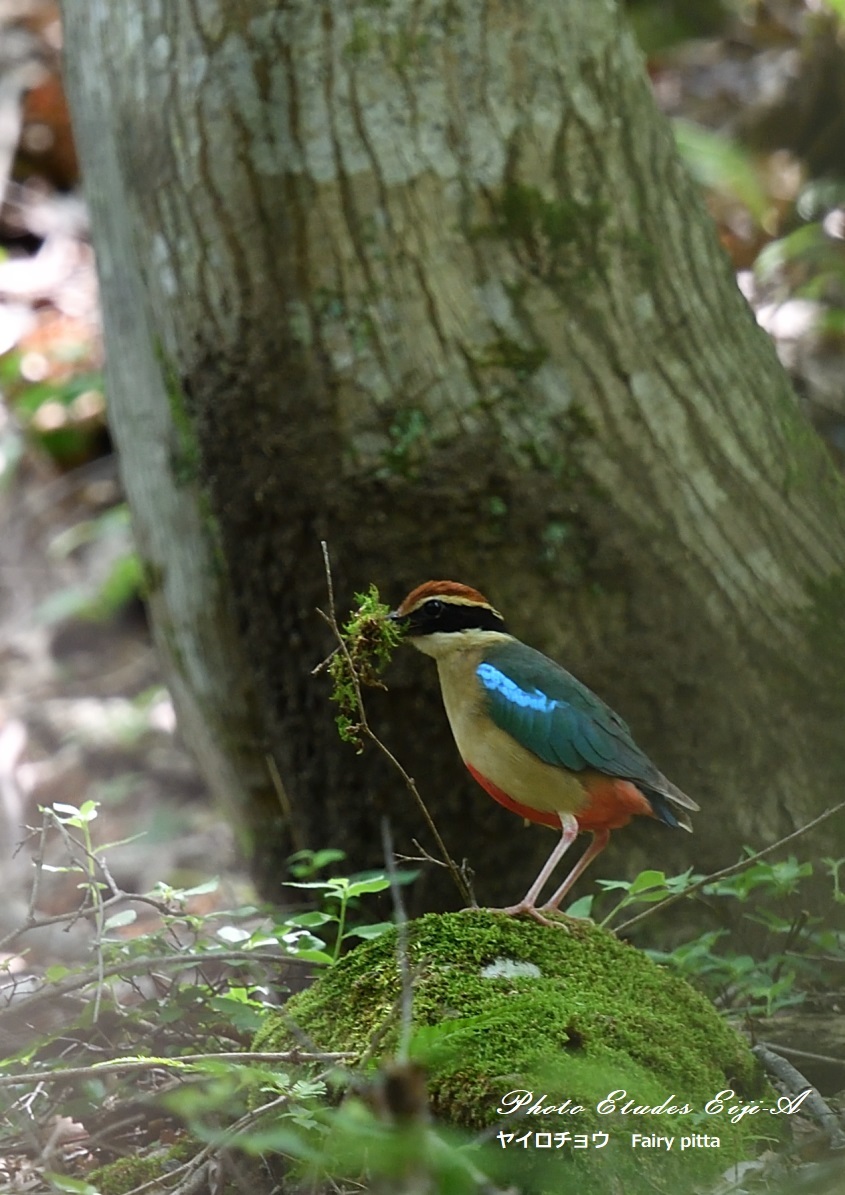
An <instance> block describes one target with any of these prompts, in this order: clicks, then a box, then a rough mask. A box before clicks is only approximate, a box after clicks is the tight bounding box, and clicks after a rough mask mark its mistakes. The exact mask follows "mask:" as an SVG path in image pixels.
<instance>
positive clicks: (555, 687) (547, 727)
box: [476, 643, 664, 787]
mask: <svg viewBox="0 0 845 1195" xmlns="http://www.w3.org/2000/svg"><path fill="white" fill-rule="evenodd" d="M476 671H477V675H478V679H479V681H480V682H481V685H482V688H483V690H484V693H485V697H486V701H487V709H488V712H489V714H490V716H491V718H492V719H493V721H494V722H495V723H496V725H497V726H498V727H499V728H500V729H501V730H504V731H505V732H506V733H507V734H509V735H511V737H512V738H514V739H516V741H517V742H518V743H520V744H521V746H523V747H525V748H527V750H529V751H531V752H533V754H534V755H536V756H538V757H539V758H540V759H542V760H543V761H544V762H545V763H548V764H553V765H558V766H561V767H564V768H568V769H569V770H570V771H573V772H580V771H583V770H584V769H585V768H594V769H595V770H596V771H599V772H603V773H605V774H606V775H608V776H615V777H619V778H620V779H626V780H634V781H639V782H640V783H641V784H644V785H649V784H650V783H657V784H659V783H660V781H663V780H664V778H663V777H662V776H661V774H660V772H658V770H657V768H656V767H655V766H654V764H653V763H652V762H651V760H650V759H649V758H648V756H647V755H646V754H645V753H644V752H643V751H641V750H640V748H639V747H638V746H637V745H636V743H635V742H634V740H633V738H632V737H631V732H630V731H629V729H628V727H627V726H626V725H625V723H624V722H623V721H622V719H621V718H620V717H619V716H618V715H617V714H615V713H614V712H613V710H612V709H610V707H609V706H607V705H605V703H604V702H603V701H601V700H600V699H599V698H598V697H597V696H596V695H595V693H593V692H591V690H590V689H588V688H587V687H586V685H582V684H581V682H580V681H578V680H576V678H575V677H574V676H572V675H571V673H569V672H567V671H566V669H564V668H561V667H560V666H559V665H558V664H555V663H554V662H553V661H552V660H549V659H548V658H547V657H546V656H544V655H542V654H541V653H540V652H538V651H534V649H533V648H530V647H526V646H525V644H522V643H514V644H512V645H511V644H506V645H505V646H504V647H502V648H500V649H499V650H498V651H493V652H491V653H490V654H489V655H488V657H487V659H486V660H485V662H484V663H482V664H479V665H478V668H477V670H476ZM661 787H662V786H661Z"/></svg>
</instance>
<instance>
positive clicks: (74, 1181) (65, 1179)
mask: <svg viewBox="0 0 845 1195" xmlns="http://www.w3.org/2000/svg"><path fill="white" fill-rule="evenodd" d="M44 1178H45V1179H46V1180H47V1182H48V1183H49V1184H50V1186H51V1187H55V1188H56V1189H57V1190H59V1191H69V1192H71V1193H72V1195H100V1193H99V1191H98V1190H97V1188H96V1187H92V1186H91V1184H90V1183H86V1182H85V1181H84V1180H83V1179H81V1178H71V1177H70V1175H67V1174H55V1173H53V1172H52V1171H50V1170H45V1171H44Z"/></svg>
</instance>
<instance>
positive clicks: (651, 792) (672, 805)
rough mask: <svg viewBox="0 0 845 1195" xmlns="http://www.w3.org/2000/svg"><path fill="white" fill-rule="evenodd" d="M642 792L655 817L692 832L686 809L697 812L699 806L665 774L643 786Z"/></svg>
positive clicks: (669, 824)
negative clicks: (656, 781) (658, 779)
mask: <svg viewBox="0 0 845 1195" xmlns="http://www.w3.org/2000/svg"><path fill="white" fill-rule="evenodd" d="M643 792H644V793H645V795H646V796H647V797H648V799H649V801H650V803H651V807H652V809H653V810H654V816H655V817H656V818H658V819H659V820H660V821H661V822H665V823H666V825H667V826H672V827H673V828H674V829H681V830H688V831H689V833H690V834H691V833H692V822H691V821H690V818H689V814H688V813H687V810H690V811H691V812H692V813H697V812H698V810H699V808H700V806H699V805H698V804H697V803H696V802H695V801H694V800H693V799H692V797H688V796H687V794H686V793H685V792H681V790H680V789H679V788H678V787H677V785H675V784H673V783H672V781H671V780H667V779H666V777H665V776H661V777H660V781H659V783H658V784H656V785H654V786H651V785H649V787H648V788H643Z"/></svg>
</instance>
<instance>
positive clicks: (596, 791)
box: [466, 764, 654, 830]
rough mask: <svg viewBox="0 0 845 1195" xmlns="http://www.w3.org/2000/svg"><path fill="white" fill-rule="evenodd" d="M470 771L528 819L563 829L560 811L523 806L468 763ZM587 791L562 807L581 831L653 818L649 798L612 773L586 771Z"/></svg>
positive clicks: (584, 784) (493, 794)
mask: <svg viewBox="0 0 845 1195" xmlns="http://www.w3.org/2000/svg"><path fill="white" fill-rule="evenodd" d="M466 766H467V769H468V770H469V772H470V774H471V775H472V776H473V778H474V779H475V780H477V781H478V783H479V784H480V785H481V787H482V788H483V789H484V791H485V792H486V793H489V795H490V796H491V797H492V798H493V800H494V801H498V802H499V804H500V805H504V807H505V809H510V811H511V813H516V814H518V815H519V816H520V817H524V818H527V819H528V821H530V822H538V823H539V824H540V825H543V826H553V827H554V828H555V829H559V828H560V818H559V817H558V815H557V813H550V812H548V811H547V810H545V809H534V808H533V807H532V806H530V805H522V804H521V803H520V802H519V801H514V800H513V798H512V797H509V796H508V794H507V793H506V792H503V791H502V789H500V788H499V787H498V786H497V785H495V784H494V783H493V781H492V780H488V779H487V777H486V776H482V775H481V773H480V772H477V771H476V769H475V768H473V767H471V766H470V765H469V764H467V765H466ZM578 779H579V780H580V782H581V787H582V789H583V793H584V802H583V804H582V805H581V806H580V807H579V808H578V809H574V810H568V809H563V810H561V812H562V813H573V814H574V816H575V819H576V821H577V822H578V825H579V827H580V828H581V829H582V830H618V829H620V828H621V827H622V826H627V824H628V822H629V821H630V820H631V818H632V817H636V816H637V815H640V816H644V817H654V810H653V809H652V807H651V803H650V802H649V800H648V798H647V797H645V796H644V795H643V794H642V793H641V792H640V790H639V789H638V788H637V786H636V785H635V784H633V783H632V782H631V781H630V780H617V779H615V778H614V777H613V776H605V775H604V774H603V773H602V772H594V771H590V770H585V771H584V772H580V773H579V774H578Z"/></svg>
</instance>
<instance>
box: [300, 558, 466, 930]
mask: <svg viewBox="0 0 845 1195" xmlns="http://www.w3.org/2000/svg"><path fill="white" fill-rule="evenodd" d="M320 547H321V548H322V551H323V564H324V566H325V570H326V588H327V590H328V597H329V613H328V614H326V613H324V611H322V610H318V611H317V613H318V614H319V615H320V616H321V617H322V618H323V619H324V620H325V622H326V623H327V624H328V625H329V627H330V628H331V630H332V633H333V635H334V637H335V639H336V640H337V650H338V651H340V652H341V653H342V655H343V657H344V659H345V661H346V666H347V668H348V670H349V677H350V680H351V682H352V685H353V688H354V691H355V704H356V706H357V708H358V717H359V725H358V730H359V732H360V733H361V734H362V735H363V736H364V737H365V738H366V739H368V740H369V741H370V742H371V743H372V744H373V745H374V746H375V747H377V748H378V750H379V751H381V753H382V755H384V756H385V757H386V758H387V759H388V760H389V761H390V763H391V764H392V765H393V767H394V768H395V769H396V771H397V772H398V773H399V775H400V776H401V777H402V779H403V781H404V782H405V787H406V788H407V789H408V791H409V792H410V794H411V796H412V797H413V798H414V800H415V801H416V803H417V806H418V808H419V810H420V812H421V813H422V815H423V817H424V819H425V822H426V825H427V826H428V828H429V830H430V832H431V835H432V837H433V838H434V841H435V842H436V843H437V849H438V850H439V851H440V854H441V857H442V859H443V861H444V863H445V865H446V867H448V869H449V872H450V874H451V876H452V879H453V880H454V882H455V886H456V888H457V889H458V891H459V892H460V894H461V898H462V899H463V900H465V901H466V902H467V904H468V905H470V906H471V907H472V908H477V907H478V906H477V902H476V900H475V896H474V895H473V892H472V889H471V888H470V886H469V884H468V883H467V881H466V878H465V876H464V875H463V874H462V873H461V870H460V868H459V867H458V865H457V863H456V862H455V860H454V859H453V858H452V856H451V854H450V853H449V851H448V850H447V849H446V844H445V843H444V841H443V839H442V838H441V836H440V831H439V830H438V829H437V826H436V825H435V824H434V819H433V818H432V816H431V814H430V813H429V811H428V806H427V805H426V803H425V801H424V800H423V799H422V796H421V795H420V791H419V789H418V788H417V785H416V781H415V780H414V779H413V777H412V776H410V775H409V774H408V773H407V772H406V771H405V769H404V768H403V767H402V764H401V763H400V762H399V760H398V759H397V758H396V756H395V755H394V754H393V752H392V751H391V750H390V748H389V747H387V746H385V744H384V743H383V742H382V741H381V739H380V738H379V737H378V735H377V734H376V733H375V731H374V730H373V729H372V727H371V726H370V724H369V721H368V720H367V711H366V710H365V708H364V696H363V693H362V692H361V682H360V680H359V678H358V672H357V670H356V668H355V664H354V662H353V660H352V657H351V655H350V654H349V648H348V647H347V646H346V643H345V641H344V638H343V635H342V634H341V632H340V626H339V624H338V621H337V612H336V607H335V601H334V583H333V581H332V569H331V562H330V561H329V549H328V544H327V543H326V541H325V540H321V541H320Z"/></svg>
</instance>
